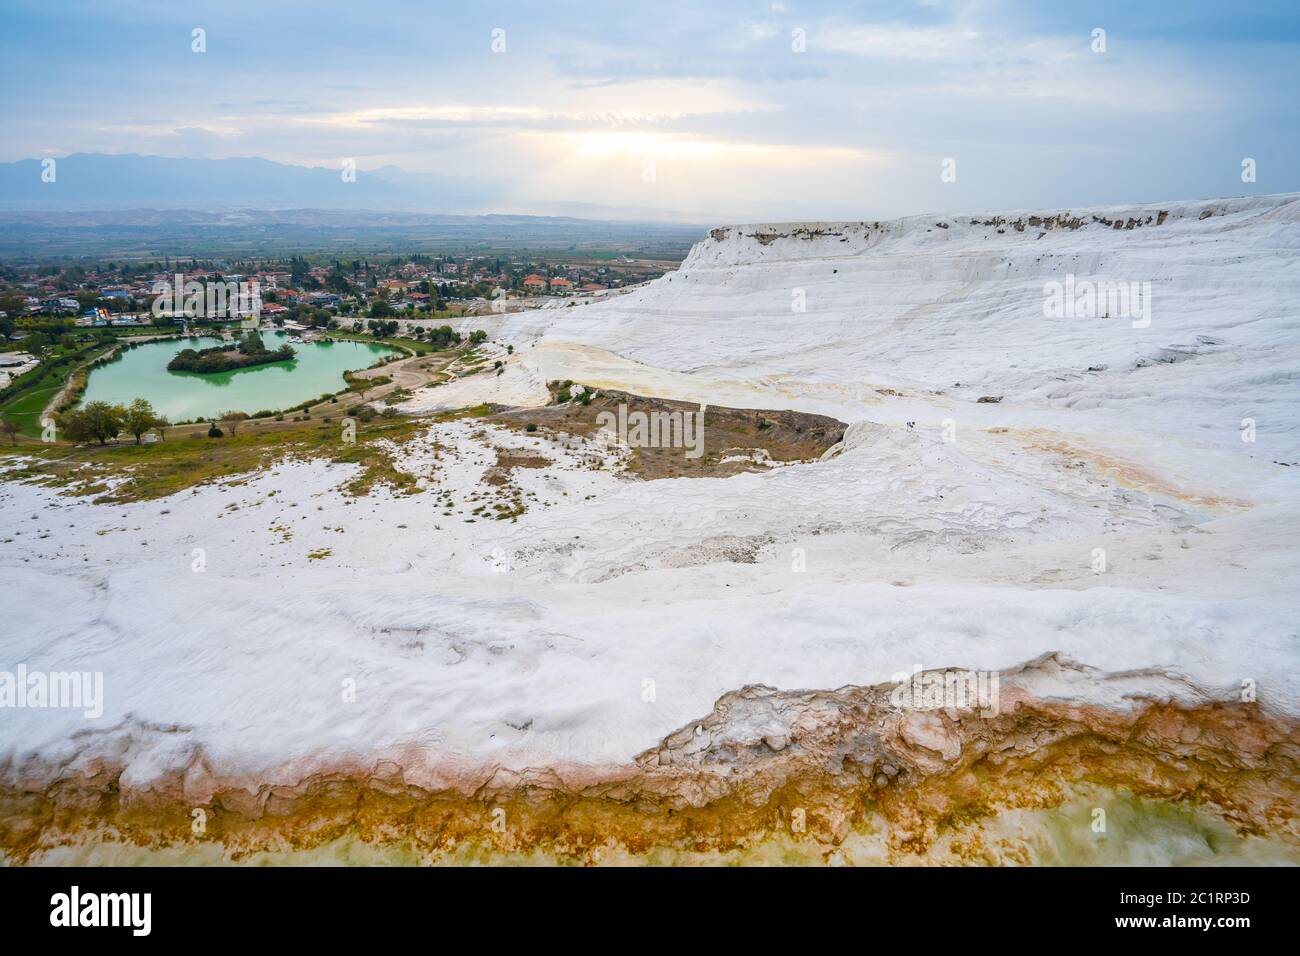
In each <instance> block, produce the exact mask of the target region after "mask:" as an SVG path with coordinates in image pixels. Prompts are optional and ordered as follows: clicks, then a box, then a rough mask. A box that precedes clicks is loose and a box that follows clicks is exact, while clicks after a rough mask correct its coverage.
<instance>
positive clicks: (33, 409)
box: [0, 343, 113, 438]
mask: <svg viewBox="0 0 1300 956" xmlns="http://www.w3.org/2000/svg"><path fill="white" fill-rule="evenodd" d="M112 347H113V345H112V343H109V344H106V345H104V346H103V347H102V348H100V349H90V350H87V352H86V353H85V354H84V355H83V356H82V357H81V359H80V360H78V361H74V362H70V363H69V364H67V365H63V366H61V367H59V368H57V369H48V368H45V369H43V368H42V367H39V366H38V367H37V369H36V373H37V376H38V377H37V378H35V379H33V380H32V383H31V384H30V385H28V386H27V387H25V388H24V389H23V391H21V392H19V393H18V394H17V395H13V396H11V397H10V398H8V399H7V400H5V402H4V403H3V404H0V418H4V419H7V420H9V421H14V422H17V423H18V425H19V427H20V428H21V429H22V433H23V434H24V435H27V436H28V437H31V438H39V437H40V434H41V412H43V411H44V410H45V406H46V405H48V404H49V402H50V399H52V398H53V397H54V396H55V395H57V394H58V393H59V389H61V388H63V383H64V382H66V381H67V380H68V376H69V375H71V374H72V373H73V372H75V371H76V369H77V368H78V367H79V366H80V365H82V364H83V363H84V362H87V361H90V360H92V359H95V358H97V357H99V356H100V355H102V354H103V353H104V352H107V351H108V350H109V349H110V348H112ZM60 354H61V353H60Z"/></svg>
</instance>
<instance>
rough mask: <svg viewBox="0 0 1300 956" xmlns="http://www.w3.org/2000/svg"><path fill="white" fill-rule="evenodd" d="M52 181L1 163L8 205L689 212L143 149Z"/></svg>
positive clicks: (469, 182)
mask: <svg viewBox="0 0 1300 956" xmlns="http://www.w3.org/2000/svg"><path fill="white" fill-rule="evenodd" d="M55 162H56V166H55V169H54V175H55V178H54V181H53V182H46V181H44V179H43V178H42V172H43V168H44V167H43V165H42V160H38V159H23V160H19V161H18V162H13V163H0V209H3V210H44V211H54V210H63V211H74V210H82V211H85V210H120V209H144V208H147V209H169V210H172V209H201V210H209V211H217V212H226V211H233V210H238V209H258V210H280V209H315V210H381V211H383V210H393V211H401V212H404V213H412V212H418V213H439V214H448V213H464V214H478V213H485V212H503V211H508V212H511V213H521V214H528V215H544V216H577V217H581V218H586V219H609V220H625V221H626V220H634V221H642V222H655V221H657V222H673V221H677V222H680V221H683V220H684V219H686V218H688V217H685V216H681V215H674V214H673V213H671V212H665V211H663V210H656V209H648V208H620V207H611V206H601V205H596V204H590V203H579V202H555V203H538V202H528V203H527V204H526V206H520V205H519V204H518V203H516V202H512V201H511V200H510V199H509V198H508V195H507V184H506V183H503V182H501V181H497V180H491V179H475V178H470V177H458V176H443V175H435V174H431V173H411V172H407V171H406V170H403V169H401V168H399V167H397V166H383V167H380V168H379V169H373V170H357V171H356V176H355V180H354V181H350V182H349V181H345V180H344V177H343V175H342V173H343V170H342V168H341V167H340V168H338V169H329V168H325V167H319V166H314V167H309V166H291V165H287V164H284V163H276V162H272V161H271V160H269V159H259V158H255V157H254V158H246V159H170V158H167V157H163V156H139V155H136V154H131V153H127V154H121V155H107V154H102V153H73V154H71V155H69V156H64V157H58V158H56V160H55Z"/></svg>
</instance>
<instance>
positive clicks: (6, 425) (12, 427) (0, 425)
mask: <svg viewBox="0 0 1300 956" xmlns="http://www.w3.org/2000/svg"><path fill="white" fill-rule="evenodd" d="M18 431H19V429H18V423H17V422H11V421H9V419H7V418H6V419H5V420H4V421H2V422H0V434H5V435H8V436H9V441H10V442H11V443H12V444H14V445H17V444H18Z"/></svg>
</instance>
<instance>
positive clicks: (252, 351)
mask: <svg viewBox="0 0 1300 956" xmlns="http://www.w3.org/2000/svg"><path fill="white" fill-rule="evenodd" d="M265 351H266V346H265V345H264V344H263V343H262V336H260V335H258V334H257V331H256V330H255V329H250V330H249V331H248V332H246V333H245V334H244V338H243V340H242V341H241V342H240V343H239V352H240V354H241V355H257V354H259V353H261V352H265Z"/></svg>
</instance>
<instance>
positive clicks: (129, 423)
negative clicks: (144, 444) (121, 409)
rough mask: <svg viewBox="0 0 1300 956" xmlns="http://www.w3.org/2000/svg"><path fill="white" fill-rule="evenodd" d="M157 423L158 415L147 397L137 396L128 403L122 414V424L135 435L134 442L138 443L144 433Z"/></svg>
mask: <svg viewBox="0 0 1300 956" xmlns="http://www.w3.org/2000/svg"><path fill="white" fill-rule="evenodd" d="M157 424H158V416H157V415H155V414H154V410H153V406H152V405H150V404H149V402H148V400H147V399H143V398H137V399H136V400H135V401H134V402H132V403H131V404H130V405H128V406H127V407H126V409H125V413H124V414H123V415H122V426H123V427H124V428H125V429H126V430H127V431H128V432H130V433H131V434H132V435H134V436H135V443H136V444H137V445H138V444H140V439H141V438H142V437H144V433H145V432H147V431H152V430H153V429H154V428H155V427H156V426H157Z"/></svg>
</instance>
